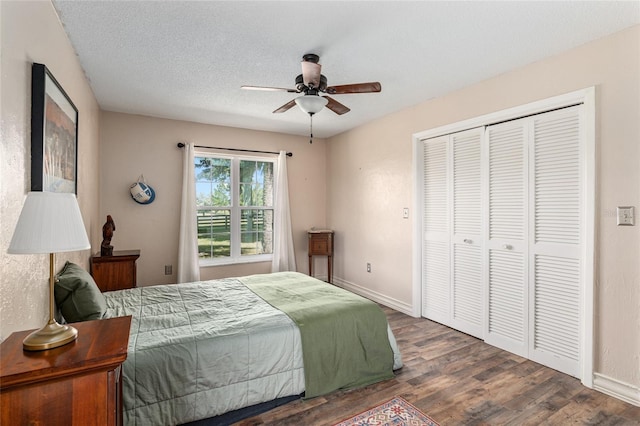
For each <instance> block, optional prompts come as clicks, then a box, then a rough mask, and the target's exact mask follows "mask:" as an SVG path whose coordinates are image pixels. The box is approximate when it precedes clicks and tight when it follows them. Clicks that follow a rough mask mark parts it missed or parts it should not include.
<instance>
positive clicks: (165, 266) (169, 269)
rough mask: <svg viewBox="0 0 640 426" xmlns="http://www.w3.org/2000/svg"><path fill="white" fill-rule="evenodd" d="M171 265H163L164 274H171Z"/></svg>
mask: <svg viewBox="0 0 640 426" xmlns="http://www.w3.org/2000/svg"><path fill="white" fill-rule="evenodd" d="M172 271H173V265H164V274H165V275H171V274H172V273H173V272H172Z"/></svg>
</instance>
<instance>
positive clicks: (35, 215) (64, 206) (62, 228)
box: [7, 192, 91, 254]
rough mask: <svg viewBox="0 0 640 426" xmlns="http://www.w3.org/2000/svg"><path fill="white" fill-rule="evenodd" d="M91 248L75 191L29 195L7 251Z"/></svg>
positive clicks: (54, 250)
mask: <svg viewBox="0 0 640 426" xmlns="http://www.w3.org/2000/svg"><path fill="white" fill-rule="evenodd" d="M89 248H91V244H90V243H89V238H87V231H86V230H85V228H84V222H83V221H82V214H81V213H80V207H79V206H78V200H77V199H76V196H75V194H70V193H56V192H29V193H28V194H27V198H26V200H25V202H24V205H23V206H22V212H21V213H20V217H19V218H18V224H17V225H16V229H15V231H14V233H13V238H12V239H11V244H9V249H8V250H7V252H8V253H13V254H38V253H59V252H65V251H78V250H86V249H89Z"/></svg>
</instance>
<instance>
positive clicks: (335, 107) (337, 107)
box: [323, 96, 351, 115]
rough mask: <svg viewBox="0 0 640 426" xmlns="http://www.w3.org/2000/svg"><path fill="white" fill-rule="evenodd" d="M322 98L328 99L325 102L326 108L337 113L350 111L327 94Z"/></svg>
mask: <svg viewBox="0 0 640 426" xmlns="http://www.w3.org/2000/svg"><path fill="white" fill-rule="evenodd" d="M323 98H326V99H327V101H329V102H327V108H329V109H330V110H331V111H333V112H335V113H336V114H338V115H342V114H346V113H348V112H349V111H351V110H350V109H349V108H347V107H346V106H344V105H342V104H341V103H340V102H338V101H336V100H335V99H333V98H330V97H329V96H323Z"/></svg>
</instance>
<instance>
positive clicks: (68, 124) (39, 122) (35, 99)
mask: <svg viewBox="0 0 640 426" xmlns="http://www.w3.org/2000/svg"><path fill="white" fill-rule="evenodd" d="M31 190H32V191H48V192H72V193H74V194H77V193H78V110H77V109H76V106H75V105H74V104H73V102H71V99H70V98H69V96H67V94H66V93H65V91H64V90H63V89H62V87H61V86H60V84H59V83H58V82H57V81H56V79H55V78H54V77H53V75H52V74H51V72H49V70H48V69H47V67H46V66H44V65H43V64H37V63H34V64H33V66H32V68H31Z"/></svg>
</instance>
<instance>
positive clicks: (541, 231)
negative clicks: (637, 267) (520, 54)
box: [529, 106, 585, 377]
mask: <svg viewBox="0 0 640 426" xmlns="http://www.w3.org/2000/svg"><path fill="white" fill-rule="evenodd" d="M581 120H582V106H575V107H571V108H567V109H563V110H558V111H555V112H550V113H546V114H541V115H539V116H535V117H533V126H532V128H531V132H532V133H531V134H530V137H531V140H532V142H533V143H531V144H530V151H529V156H530V158H531V159H532V160H533V161H532V163H531V166H530V174H529V182H530V194H529V203H530V214H532V215H533V217H532V219H531V225H530V230H529V243H530V246H529V265H530V270H529V281H530V283H529V290H530V293H529V297H530V298H531V299H532V300H533V304H532V306H531V312H530V317H529V321H530V322H529V326H530V327H531V338H530V347H529V348H530V350H529V357H530V358H531V359H532V360H533V361H537V362H540V363H542V364H544V365H547V366H549V367H552V368H554V369H557V370H559V371H562V372H564V373H567V374H570V375H573V376H576V377H579V374H580V353H581V338H580V331H581V291H582V290H581V288H582V285H581V281H582V277H581V267H580V265H581V259H580V255H581V245H582V244H583V242H582V241H581V239H582V238H583V237H582V236H583V235H584V232H583V229H582V228H583V227H584V224H583V223H581V214H580V211H581V208H584V207H585V206H584V202H585V201H584V199H583V195H582V185H583V184H584V181H585V179H584V176H583V173H584V167H583V162H584V158H583V157H582V156H581V152H582V151H583V150H582V149H581V144H583V143H584V140H585V138H584V135H583V134H582V126H581Z"/></svg>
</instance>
